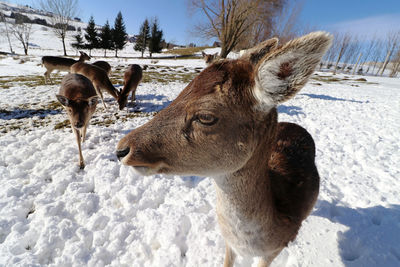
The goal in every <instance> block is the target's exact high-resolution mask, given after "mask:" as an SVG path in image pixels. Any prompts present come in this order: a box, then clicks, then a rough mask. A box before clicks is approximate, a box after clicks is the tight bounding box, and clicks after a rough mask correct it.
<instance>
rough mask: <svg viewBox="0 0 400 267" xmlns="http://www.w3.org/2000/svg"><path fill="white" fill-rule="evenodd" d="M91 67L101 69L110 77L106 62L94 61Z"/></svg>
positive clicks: (108, 66)
mask: <svg viewBox="0 0 400 267" xmlns="http://www.w3.org/2000/svg"><path fill="white" fill-rule="evenodd" d="M92 65H95V66H97V67H99V68H102V69H103V70H104V71H105V72H106V73H107V75H108V76H110V73H111V65H110V64H108V63H107V62H106V61H103V60H99V61H95V62H93V63H92Z"/></svg>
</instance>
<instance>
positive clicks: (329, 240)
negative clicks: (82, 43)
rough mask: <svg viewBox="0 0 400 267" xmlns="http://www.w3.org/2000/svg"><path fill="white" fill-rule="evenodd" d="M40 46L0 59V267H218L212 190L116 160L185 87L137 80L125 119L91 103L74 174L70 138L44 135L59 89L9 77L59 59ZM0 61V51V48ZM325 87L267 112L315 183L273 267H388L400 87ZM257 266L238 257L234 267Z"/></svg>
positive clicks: (389, 81) (57, 45)
mask: <svg viewBox="0 0 400 267" xmlns="http://www.w3.org/2000/svg"><path fill="white" fill-rule="evenodd" d="M41 27H42V26H41ZM47 34H51V32H49V31H43V30H41V29H40V28H38V29H37V30H36V34H35V35H33V38H32V43H35V44H37V45H38V46H39V47H37V48H33V47H32V48H30V49H31V50H30V54H31V55H30V56H28V57H25V56H14V57H11V56H0V132H1V134H0V180H1V187H0V266H44V265H48V266H106V265H107V266H221V265H222V264H223V258H224V254H225V253H224V241H223V238H222V236H221V234H220V231H219V228H218V224H217V222H216V215H215V191H214V188H213V184H212V180H211V179H210V178H200V177H181V176H166V175H155V176H150V177H143V176H141V175H140V174H138V173H135V172H134V171H133V170H132V169H131V168H129V167H126V166H122V165H121V164H120V163H119V162H118V160H117V158H116V156H115V147H116V144H117V142H118V141H119V140H120V139H121V138H122V137H123V136H124V135H125V134H127V133H128V132H129V131H130V130H132V129H135V128H137V127H139V126H140V125H143V124H144V123H146V122H147V121H148V120H150V119H151V118H152V116H153V115H154V112H157V111H159V110H161V109H162V108H164V107H166V106H167V105H168V104H169V103H170V102H171V101H172V100H173V99H174V98H175V97H176V96H177V95H178V94H179V93H180V91H181V90H182V89H183V88H184V87H185V86H186V84H187V82H183V81H182V80H176V81H173V80H172V81H169V82H168V83H165V82H158V81H150V82H143V83H141V84H140V85H139V88H138V90H137V107H136V108H133V107H130V108H129V109H125V110H123V111H118V107H117V105H116V103H115V100H113V99H112V98H111V97H110V96H109V95H105V99H106V102H107V103H108V106H109V110H107V111H105V110H104V109H103V108H102V107H101V105H98V108H97V111H96V113H95V117H94V118H92V120H91V125H90V126H89V128H88V132H87V140H86V141H85V143H84V144H83V155H84V158H85V162H86V167H85V169H84V170H82V171H80V170H79V167H78V164H77V162H78V148H77V144H76V141H75V137H74V136H73V134H72V132H71V129H70V127H68V126H67V127H64V128H61V129H57V130H56V129H54V128H55V126H56V125H57V124H58V123H60V122H62V121H64V120H66V119H67V116H66V114H65V112H64V111H63V110H61V109H54V108H53V107H52V106H51V105H50V104H52V103H54V102H55V101H56V97H55V94H56V93H57V91H58V89H59V84H55V85H40V84H39V85H34V86H32V85H30V84H29V83H26V82H21V81H18V79H17V78H18V77H25V78H26V79H27V80H29V79H32V80H33V79H37V75H42V74H43V73H44V71H45V70H44V68H43V67H42V66H41V65H40V58H41V56H43V55H45V54H46V55H61V54H62V46H61V42H59V41H58V39H56V38H54V37H52V38H50V35H49V37H48V39H46V40H42V39H43V36H45V35H47ZM16 45H17V43H15V46H16ZM0 50H2V51H8V44H7V43H6V40H5V39H2V38H0ZM15 50H16V51H17V53H22V50H18V49H17V48H16V47H15ZM72 51H73V50H72V49H70V50H69V53H70V54H71V52H72ZM206 52H207V53H209V52H208V51H206ZM94 54H95V55H96V56H97V57H96V59H94V60H107V61H108V62H110V64H111V65H112V67H113V71H115V70H116V69H117V68H119V67H121V68H122V70H123V69H124V68H126V66H127V65H128V64H132V63H136V64H141V65H144V64H146V65H149V66H151V67H154V69H153V70H152V71H156V72H157V71H158V72H159V73H160V75H166V74H173V73H176V72H183V71H186V73H189V74H195V73H196V70H198V69H199V68H202V67H204V66H205V64H204V62H203V61H202V60H201V59H188V60H183V59H182V60H180V59H176V60H174V59H168V60H167V59H160V60H158V62H157V63H154V62H153V63H152V62H151V60H150V59H136V58H124V56H130V57H132V56H135V55H137V54H135V53H134V52H133V49H132V47H131V46H128V47H127V48H126V49H124V50H123V51H122V52H121V53H120V55H121V58H101V57H99V56H100V55H102V54H103V51H94ZM110 55H111V53H110ZM94 60H93V61H94ZM63 74H64V73H61V74H59V76H58V77H61V76H62V75H63ZM114 75H120V73H118V72H115V74H114ZM330 75H331V74H330V73H327V72H326V73H324V72H317V73H316V75H314V76H313V78H312V79H311V80H310V82H309V83H308V84H307V85H306V86H305V88H304V89H303V90H302V91H301V92H300V93H299V94H298V95H297V96H296V97H294V98H293V99H292V100H290V101H288V102H285V103H283V105H281V106H279V109H278V110H279V120H280V121H290V122H294V123H298V124H300V125H301V126H303V127H305V128H306V129H307V130H308V131H309V132H310V133H311V135H312V136H313V137H314V140H315V142H316V147H317V155H316V164H317V166H318V170H319V174H320V177H321V183H320V194H319V198H318V202H317V204H316V206H315V208H314V210H313V212H312V214H311V215H310V216H309V217H308V218H307V219H306V220H305V221H304V222H303V225H302V227H301V229H300V232H299V234H298V236H297V238H296V239H295V241H294V242H291V243H290V244H289V246H288V247H287V248H286V249H284V250H283V251H282V253H281V254H280V255H279V256H278V257H277V258H276V260H275V261H274V262H273V264H272V266H290V267H294V266H335V267H336V266H360V267H361V266H393V267H394V266H399V265H400V242H399V240H400V198H399V196H400V182H399V177H400V165H399V162H400V152H399V151H400V143H399V140H400V131H399V128H400V123H399V121H400V89H399V88H400V80H399V79H395V78H386V77H363V78H366V80H367V81H366V82H365V81H357V79H358V78H361V76H351V75H347V76H346V75H343V74H341V75H336V76H335V77H336V78H338V79H339V81H335V82H331V81H329V80H328V79H325V78H326V77H328V78H329V76H330ZM5 81H10V82H9V83H4V82H5ZM116 86H117V87H118V88H120V87H121V84H116ZM134 111H136V112H134ZM106 121H111V122H110V123H105V122H106ZM256 264H257V260H252V259H243V258H241V257H239V258H238V260H237V264H236V265H235V266H256Z"/></svg>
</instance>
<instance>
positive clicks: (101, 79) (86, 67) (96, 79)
mask: <svg viewBox="0 0 400 267" xmlns="http://www.w3.org/2000/svg"><path fill="white" fill-rule="evenodd" d="M71 73H78V74H82V75H83V76H85V77H87V78H88V79H89V80H90V81H91V82H92V83H93V86H94V88H95V89H96V92H97V95H98V96H99V97H100V98H101V102H102V103H103V106H104V108H106V104H105V103H104V99H103V93H102V92H101V91H102V90H105V91H107V92H108V93H109V94H110V95H111V96H112V97H114V98H115V99H116V100H118V96H119V92H118V90H117V89H115V87H114V86H113V85H112V83H111V81H110V79H109V78H108V75H107V73H106V72H105V71H104V70H103V69H102V68H100V67H97V66H94V65H92V64H86V63H84V62H77V63H75V64H74V65H72V66H71Z"/></svg>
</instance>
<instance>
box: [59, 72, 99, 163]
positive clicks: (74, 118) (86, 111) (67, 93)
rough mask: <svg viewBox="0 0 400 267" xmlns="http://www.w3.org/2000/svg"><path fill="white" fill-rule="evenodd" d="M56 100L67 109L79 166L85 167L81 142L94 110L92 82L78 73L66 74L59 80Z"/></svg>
mask: <svg viewBox="0 0 400 267" xmlns="http://www.w3.org/2000/svg"><path fill="white" fill-rule="evenodd" d="M57 99H58V101H59V102H60V103H61V105H63V107H64V108H65V110H66V111H67V114H68V118H69V121H70V123H71V127H72V131H73V132H74V134H75V136H76V142H77V143H78V149H79V167H80V168H81V169H83V168H85V162H84V160H83V156H82V148H81V143H82V142H84V141H85V138H86V129H87V126H88V124H89V120H90V118H92V116H93V113H94V112H95V110H96V105H97V102H98V99H99V98H98V96H97V93H96V90H95V89H94V87H93V85H92V83H91V82H90V80H89V79H87V78H86V77H85V76H83V75H80V74H67V75H66V76H65V77H64V78H63V79H62V81H61V87H60V90H59V92H58V95H57Z"/></svg>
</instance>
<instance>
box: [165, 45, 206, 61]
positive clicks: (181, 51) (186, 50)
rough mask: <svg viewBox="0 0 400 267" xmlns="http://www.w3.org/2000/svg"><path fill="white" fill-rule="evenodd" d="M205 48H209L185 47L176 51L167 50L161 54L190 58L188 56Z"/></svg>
mask: <svg viewBox="0 0 400 267" xmlns="http://www.w3.org/2000/svg"><path fill="white" fill-rule="evenodd" d="M206 48H211V47H210V46H199V47H185V48H178V49H169V50H167V51H165V52H163V53H166V54H174V55H181V56H190V55H193V54H195V53H198V52H200V51H203V50H204V49H206ZM197 58H198V57H197ZM185 59H186V58H185Z"/></svg>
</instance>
